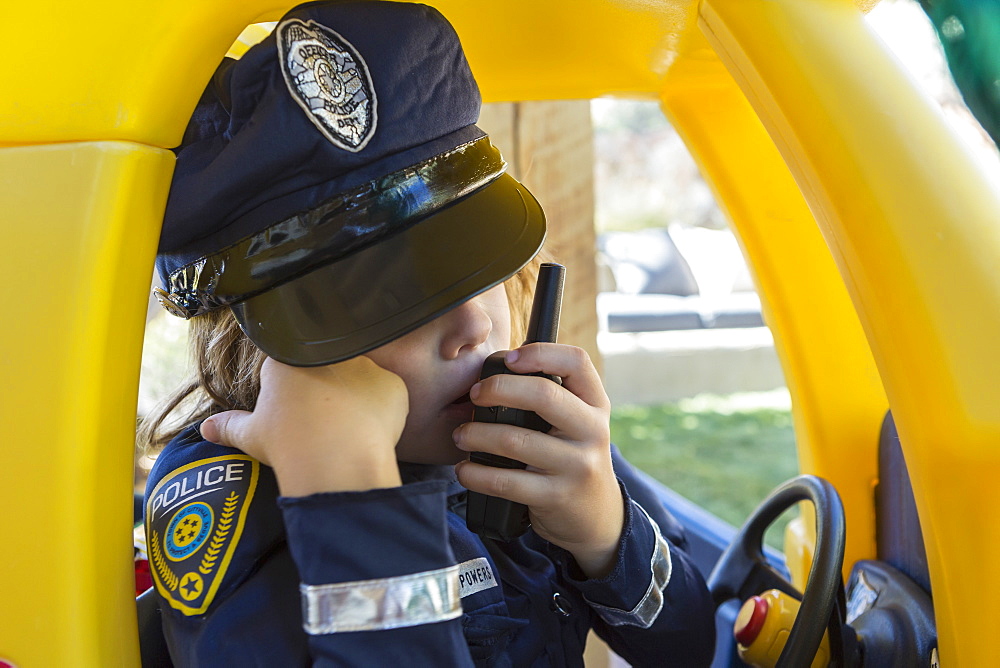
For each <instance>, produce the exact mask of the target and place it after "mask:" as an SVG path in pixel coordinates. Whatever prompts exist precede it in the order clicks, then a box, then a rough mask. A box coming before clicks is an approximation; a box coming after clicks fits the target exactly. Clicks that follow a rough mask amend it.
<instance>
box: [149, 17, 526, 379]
mask: <svg viewBox="0 0 1000 668" xmlns="http://www.w3.org/2000/svg"><path fill="white" fill-rule="evenodd" d="M480 103H481V99H480V95H479V89H478V87H477V85H476V82H475V80H474V79H473V77H472V72H471V70H470V69H469V65H468V63H467V62H466V59H465V55H464V53H463V52H462V47H461V44H460V43H459V39H458V36H457V35H456V33H455V31H454V29H453V28H452V27H451V25H450V24H449V23H448V22H447V20H446V19H445V18H444V17H443V16H441V14H439V13H438V12H437V11H436V10H434V9H432V8H430V7H427V6H424V5H416V4H411V3H395V2H371V1H360V2H336V3H333V2H324V3H311V4H307V5H302V6H300V7H297V8H296V9H293V10H292V11H290V12H289V13H288V14H287V15H285V17H284V18H283V19H282V20H281V21H280V22H279V23H278V24H277V27H276V28H275V29H274V32H273V33H272V34H271V35H270V36H269V37H268V38H267V39H266V40H264V41H263V42H261V43H260V44H258V45H256V46H254V47H253V48H251V49H250V50H248V51H247V53H246V54H245V55H244V56H243V57H242V58H241V59H240V60H238V61H234V60H229V59H227V60H226V61H225V62H224V63H223V64H222V66H221V67H220V68H219V70H218V71H217V72H216V74H215V76H214V78H213V80H212V81H211V83H210V84H209V86H208V88H207V89H206V91H205V93H204V95H203V96H202V98H201V100H200V101H199V103H198V106H197V108H196V110H195V112H194V115H193V117H192V119H191V122H190V124H189V125H188V128H187V131H186V132H185V135H184V139H183V143H182V145H181V146H180V147H179V148H178V149H177V151H176V152H177V165H176V169H175V173H174V179H173V183H172V185H171V189H170V196H169V198H168V201H167V209H166V214H165V216H164V223H163V232H162V234H161V237H160V246H159V252H158V255H157V268H158V270H159V272H160V275H161V278H162V280H163V285H164V287H165V288H166V289H157V291H156V296H157V298H158V299H159V300H160V303H161V304H162V305H163V306H164V307H165V308H166V309H167V310H169V311H170V312H171V313H174V314H175V315H180V316H182V317H185V318H190V317H194V316H198V315H200V314H202V313H206V312H208V311H211V310H214V309H218V308H224V307H231V308H232V310H233V312H234V314H235V315H236V318H237V320H238V321H239V323H240V326H241V327H242V329H243V331H244V332H245V333H246V335H247V336H248V337H249V338H250V340H251V341H253V342H254V343H255V344H256V345H257V346H258V347H259V348H261V349H262V350H263V351H264V352H265V353H266V354H267V355H269V356H270V357H273V358H275V359H277V360H278V361H281V362H284V363H286V364H292V365H296V366H315V365H320V364H331V363H334V362H337V361H340V360H344V359H348V358H350V357H353V356H355V355H359V354H362V353H364V352H367V351H368V350H371V349H372V348H375V347H377V346H380V345H382V344H384V343H387V342H389V341H392V340H393V339H395V338H397V337H399V336H402V335H403V334H406V333H407V332H409V331H411V330H413V329H415V328H417V327H419V326H420V325H422V324H424V323H426V322H428V321H429V320H431V319H433V318H435V317H437V316H439V315H441V314H442V313H444V312H446V311H448V310H449V309H451V308H454V307H455V306H457V305H458V304H461V303H462V302H463V301H465V300H467V299H469V298H471V297H473V296H475V295H477V294H479V293H481V292H483V291H485V290H487V289H489V288H491V287H493V286H495V285H497V284H499V283H500V282H502V281H504V280H505V279H507V278H509V277H510V276H512V275H513V274H514V273H515V272H517V271H518V270H519V269H520V268H521V267H522V266H524V265H525V264H526V263H527V262H528V261H529V260H530V259H531V258H532V257H533V256H534V255H535V253H536V252H537V251H538V249H539V247H540V246H541V244H542V241H543V239H544V236H545V221H544V215H543V214H542V211H541V208H540V207H539V205H538V203H537V202H536V201H535V199H534V197H532V195H531V194H530V193H529V192H528V191H527V190H526V189H525V188H524V187H523V186H521V185H520V184H519V183H518V182H517V181H515V180H514V179H513V178H512V177H511V176H510V175H509V174H507V173H506V172H505V169H506V164H505V163H504V161H503V158H502V157H501V156H500V153H499V151H497V149H496V148H494V147H493V146H492V145H491V143H490V140H489V138H488V137H487V136H486V134H485V133H484V132H483V131H482V130H480V129H479V128H478V127H476V125H475V123H476V121H477V120H478V118H479V109H480Z"/></svg>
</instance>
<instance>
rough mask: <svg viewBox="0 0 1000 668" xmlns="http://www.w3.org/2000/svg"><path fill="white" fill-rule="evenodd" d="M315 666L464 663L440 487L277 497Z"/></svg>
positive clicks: (455, 568) (466, 656)
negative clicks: (296, 569)
mask: <svg viewBox="0 0 1000 668" xmlns="http://www.w3.org/2000/svg"><path fill="white" fill-rule="evenodd" d="M279 506H280V507H281V510H282V514H283V516H284V520H285V526H286V530H287V532H288V545H289V548H290V551H291V554H292V558H293V559H294V561H295V563H296V565H297V567H298V572H299V576H300V578H301V584H300V586H299V591H300V595H301V597H302V620H303V630H304V632H305V633H306V634H307V636H308V643H309V649H310V654H311V656H312V657H313V661H314V665H323V666H326V665H330V666H334V665H336V666H342V665H362V664H364V665H393V664H395V665H434V666H465V665H471V664H472V661H471V659H470V658H469V651H468V647H467V646H466V643H465V639H464V636H463V633H462V627H461V621H460V617H461V615H462V607H461V602H460V600H459V594H458V566H457V565H456V564H455V559H454V556H453V555H452V553H451V548H450V547H449V544H448V537H447V520H446V515H445V485H444V484H443V483H440V482H423V483H414V484H410V485H404V486H403V487H397V488H392V489H378V490H371V491H367V492H344V493H333V494H316V495H312V496H308V497H302V498H283V499H281V500H280V501H279Z"/></svg>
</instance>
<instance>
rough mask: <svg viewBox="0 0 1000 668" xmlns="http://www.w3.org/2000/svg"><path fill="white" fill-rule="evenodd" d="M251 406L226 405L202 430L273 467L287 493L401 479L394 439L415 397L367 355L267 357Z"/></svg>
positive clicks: (370, 486) (358, 486)
mask: <svg viewBox="0 0 1000 668" xmlns="http://www.w3.org/2000/svg"><path fill="white" fill-rule="evenodd" d="M260 383H261V389H260V396H258V398H257V405H256V408H255V409H254V411H253V412H252V413H250V412H247V411H227V412H225V413H219V414H217V415H213V416H211V417H210V418H208V419H207V420H205V421H204V422H203V423H202V425H201V433H202V436H203V437H204V438H205V439H207V440H209V441H212V442H215V443H220V444H222V445H228V446H231V447H234V448H239V449H240V450H242V451H243V452H245V453H247V454H248V455H250V456H251V457H254V458H256V459H259V460H260V461H261V462H263V463H264V464H267V465H268V466H271V467H272V468H273V469H274V472H275V475H276V476H277V478H278V487H279V488H280V490H281V494H282V495H284V496H306V495H308V494H316V493H319V492H339V491H350V490H358V491H360V490H367V489H374V488H376V487H395V486H398V485H400V484H401V483H400V479H399V468H398V466H397V465H396V456H395V447H396V442H397V441H398V440H399V436H400V434H401V433H402V431H403V425H404V424H405V422H406V415H407V412H408V410H409V398H408V395H407V391H406V385H405V384H404V383H403V380H402V379H401V378H400V377H399V376H397V375H396V374H394V373H391V372H389V371H386V370H385V369H383V368H382V367H380V366H378V365H377V364H375V363H374V362H373V361H371V360H370V359H368V358H367V357H364V356H361V357H355V358H353V359H350V360H347V361H345V362H340V363H339V364H332V365H329V366H320V367H311V368H303V367H293V366H288V365H286V364H281V363H280V362H276V361H275V360H273V359H270V358H268V359H267V360H266V361H265V362H264V366H263V367H262V368H261V372H260Z"/></svg>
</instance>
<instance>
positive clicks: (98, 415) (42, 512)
mask: <svg viewBox="0 0 1000 668" xmlns="http://www.w3.org/2000/svg"><path fill="white" fill-rule="evenodd" d="M172 169H173V156H172V155H171V154H170V153H169V152H168V151H163V150H161V149H154V148H150V147H148V146H141V145H138V144H133V143H129V142H104V143H99V142H86V143H80V144H72V143H70V144H58V145H49V146H26V147H19V148H6V149H0V209H2V210H3V211H5V212H7V213H6V214H5V216H4V221H3V226H4V229H5V230H6V231H5V233H4V239H5V241H4V246H5V248H4V256H3V262H2V263H0V285H2V290H3V293H2V294H3V300H2V301H3V303H4V312H5V313H6V314H7V315H8V318H9V319H8V320H7V322H6V324H5V325H4V327H3V329H2V330H0V337H2V343H0V347H2V350H3V351H4V352H3V379H4V384H5V387H4V396H3V401H2V402H0V424H3V432H4V435H3V448H2V451H0V489H2V490H3V494H4V506H5V509H4V512H3V513H2V514H0V533H2V534H3V535H4V536H7V537H8V541H9V543H10V547H11V549H6V550H0V574H2V575H0V577H2V590H3V595H4V600H5V601H6V603H5V604H4V605H3V606H2V607H0V658H2V659H6V660H8V661H12V662H13V663H14V664H15V665H17V666H19V667H23V668H30V667H31V666H114V665H135V664H137V662H138V654H137V643H136V632H135V629H136V622H135V603H134V600H133V597H134V585H135V582H134V576H133V574H132V573H133V569H132V567H131V562H132V549H131V545H130V538H131V531H130V527H131V523H132V515H131V503H130V500H131V495H132V484H131V481H132V471H133V466H132V462H133V458H132V447H131V444H132V443H133V442H134V439H135V406H136V394H137V392H138V378H139V374H138V363H139V353H140V352H141V348H142V332H143V317H142V313H143V311H144V309H145V306H146V301H147V297H148V287H149V277H150V272H151V267H152V262H153V255H154V253H155V251H156V235H155V234H153V233H152V232H155V230H157V229H158V228H159V224H160V220H161V218H162V215H163V203H164V201H165V199H166V188H167V184H168V183H169V178H170V174H171V171H172Z"/></svg>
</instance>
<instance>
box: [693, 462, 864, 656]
mask: <svg viewBox="0 0 1000 668" xmlns="http://www.w3.org/2000/svg"><path fill="white" fill-rule="evenodd" d="M799 501H812V504H813V506H815V508H816V548H815V551H814V554H813V561H812V567H811V568H810V569H809V578H808V579H807V581H806V587H805V592H803V593H801V594H800V593H799V592H798V591H797V590H796V589H795V587H793V586H792V583H790V582H789V581H788V580H786V579H785V577H784V576H782V575H781V574H780V573H778V571H777V570H775V568H774V567H773V566H771V565H770V564H768V563H767V559H766V558H765V557H764V551H763V544H764V531H765V530H767V528H768V527H769V526H770V525H771V523H773V522H774V520H776V519H777V518H778V516H779V515H781V513H782V512H784V511H785V510H787V509H788V508H790V507H791V506H792V505H794V504H795V503H797V502H799ZM845 533H846V531H845V522H844V507H843V505H842V504H841V502H840V496H838V495H837V491H836V490H835V489H834V488H833V485H831V484H830V483H829V482H827V481H826V480H823V479H822V478H817V477H816V476H810V475H803V476H799V477H797V478H792V479H791V480H789V481H788V482H786V483H784V484H783V485H781V486H780V487H778V488H777V489H775V490H774V491H773V492H771V494H770V496H768V497H767V498H766V499H764V501H763V502H761V504H760V505H759V506H758V507H757V509H756V510H754V512H753V514H751V515H750V517H749V518H748V519H747V521H746V523H745V524H744V525H743V528H741V529H740V531H739V533H737V534H736V538H735V540H733V543H732V544H731V545H730V546H729V547H728V548H726V551H725V552H723V553H722V556H721V557H719V561H718V563H716V565H715V568H714V569H713V570H712V574H711V575H710V576H709V577H708V588H709V590H710V591H711V593H712V598H713V599H714V600H715V605H716V606H719V605H721V604H722V603H725V602H726V601H728V600H729V599H731V598H739V599H740V600H741V601H743V600H746V599H748V598H750V597H751V596H754V595H756V594H760V593H761V592H763V591H766V590H768V589H778V590H780V591H783V592H785V593H786V594H789V595H790V596H794V597H795V598H797V599H800V600H801V601H802V606H801V607H800V608H799V613H798V615H797V616H796V618H795V623H794V624H793V625H792V630H791V633H790V634H789V636H788V642H787V643H786V644H785V648H784V650H782V652H781V656H780V657H779V659H778V663H777V666H778V668H783V667H785V666H808V665H809V664H810V663H812V660H813V658H814V657H815V656H816V650H817V649H819V645H820V642H822V640H823V633H824V632H825V631H826V630H827V628H828V627H832V626H833V625H836V626H837V628H836V629H833V628H831V631H834V632H835V634H836V635H837V636H840V635H841V633H840V631H841V628H840V620H839V619H838V620H833V617H834V608H835V605H836V604H837V602H838V598H839V599H840V600H842V599H843V595H844V589H843V585H842V578H841V568H842V567H843V564H844V542H845ZM838 607H840V608H841V610H842V609H843V608H842V606H838ZM836 616H837V617H838V618H839V616H840V615H839V614H837V615H836ZM832 635H833V633H832V634H831V636H832ZM830 640H831V648H830V649H831V652H833V653H834V654H835V655H836V654H839V652H838V648H837V647H836V644H837V640H839V637H838V638H834V637H831V638H830Z"/></svg>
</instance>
